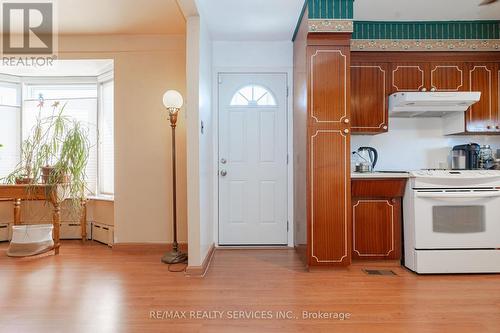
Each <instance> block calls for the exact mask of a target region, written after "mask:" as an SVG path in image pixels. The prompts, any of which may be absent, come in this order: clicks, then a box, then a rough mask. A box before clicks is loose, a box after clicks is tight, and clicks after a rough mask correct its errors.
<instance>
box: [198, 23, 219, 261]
mask: <svg viewBox="0 0 500 333" xmlns="http://www.w3.org/2000/svg"><path fill="white" fill-rule="evenodd" d="M199 78H200V82H199V84H200V90H199V103H200V104H199V112H200V115H199V117H200V119H199V120H200V121H199V124H198V125H199V126H198V133H199V135H200V137H199V140H200V159H199V163H200V253H201V258H204V257H205V256H206V254H207V253H208V251H209V249H210V247H211V246H212V245H213V244H214V235H213V230H214V219H213V217H214V216H213V215H214V214H213V206H214V198H213V193H214V185H215V184H214V179H213V175H214V174H215V173H214V171H213V170H214V169H213V164H214V156H213V125H212V119H213V117H212V40H211V37H210V33H209V32H208V27H207V25H206V22H205V20H204V18H203V17H201V18H200V77H199ZM201 122H203V132H202V130H201Z"/></svg>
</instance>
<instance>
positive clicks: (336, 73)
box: [307, 39, 351, 266]
mask: <svg viewBox="0 0 500 333" xmlns="http://www.w3.org/2000/svg"><path fill="white" fill-rule="evenodd" d="M346 41H347V40H342V39H341V40H335V39H334V40H326V41H325V40H322V39H319V40H312V42H313V44H314V45H312V46H308V47H307V64H308V65H307V68H308V69H309V73H308V97H309V98H308V100H309V110H308V128H307V137H308V154H307V156H308V162H307V167H308V172H307V174H308V175H309V178H308V181H307V187H308V192H309V204H308V219H309V223H308V228H309V265H312V266H323V265H327V266H328V265H329V266H332V265H349V264H350V263H351V251H350V242H349V239H350V232H351V230H350V222H351V221H350V210H351V209H350V207H351V204H350V195H347V194H348V193H350V163H349V160H350V155H351V154H350V124H351V123H350V120H349V119H350V104H349V103H348V101H349V97H350V61H349V55H350V48H349V45H348V44H347V43H346ZM318 44H319V45H318ZM346 44H347V45H346Z"/></svg>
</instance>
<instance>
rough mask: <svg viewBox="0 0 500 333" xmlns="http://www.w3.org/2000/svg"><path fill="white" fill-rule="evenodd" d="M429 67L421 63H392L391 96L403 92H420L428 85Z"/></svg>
mask: <svg viewBox="0 0 500 333" xmlns="http://www.w3.org/2000/svg"><path fill="white" fill-rule="evenodd" d="M428 72H429V66H428V65H427V64H422V63H411V62H402V63H392V66H391V94H392V93H395V92H404V91H421V90H422V89H427V86H428V85H429V75H428Z"/></svg>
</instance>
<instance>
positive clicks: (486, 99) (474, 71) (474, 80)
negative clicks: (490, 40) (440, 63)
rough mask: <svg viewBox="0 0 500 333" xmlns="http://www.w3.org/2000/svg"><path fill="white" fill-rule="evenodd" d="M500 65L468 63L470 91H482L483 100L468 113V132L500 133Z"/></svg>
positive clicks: (468, 88)
mask: <svg viewBox="0 0 500 333" xmlns="http://www.w3.org/2000/svg"><path fill="white" fill-rule="evenodd" d="M499 69H500V68H499V65H498V64H497V63H468V64H467V76H468V80H469V82H468V85H467V86H468V87H467V90H468V91H480V92H481V100H480V101H479V102H477V103H476V104H474V105H473V106H471V107H470V108H469V110H468V111H467V113H466V117H465V118H466V119H465V121H466V127H467V132H471V133H500V117H499V115H500V112H499V95H500V90H499V88H500V87H499V82H498V81H499Z"/></svg>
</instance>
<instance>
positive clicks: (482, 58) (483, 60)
mask: <svg viewBox="0 0 500 333" xmlns="http://www.w3.org/2000/svg"><path fill="white" fill-rule="evenodd" d="M351 58H352V66H351V89H352V100H351V107H352V132H353V133H354V134H356V133H362V134H378V133H384V132H386V131H387V130H390V128H388V126H389V125H388V116H387V112H388V105H387V104H388V98H389V96H390V95H391V94H393V93H397V92H408V91H422V90H426V91H432V90H435V91H438V92H439V91H446V92H454V91H480V92H481V100H480V101H479V102H478V103H476V104H474V105H473V106H472V107H471V108H470V109H469V110H468V111H467V112H466V114H465V115H464V120H463V121H464V125H463V126H462V125H461V124H458V125H457V126H456V127H457V132H456V133H455V132H453V134H462V133H464V134H469V133H470V134H500V52H490V53H487V52H435V53H434V52H405V53H401V52H387V53H384V52H380V53H378V54H377V53H375V52H352V54H351ZM384 72H385V73H384ZM384 78H385V80H386V84H385V85H384V83H383V80H384ZM384 87H385V90H386V91H385V93H381V92H382V91H383V89H384ZM384 103H385V104H384ZM384 120H385V121H384ZM381 124H382V126H381V127H379V126H380V125H381Z"/></svg>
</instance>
